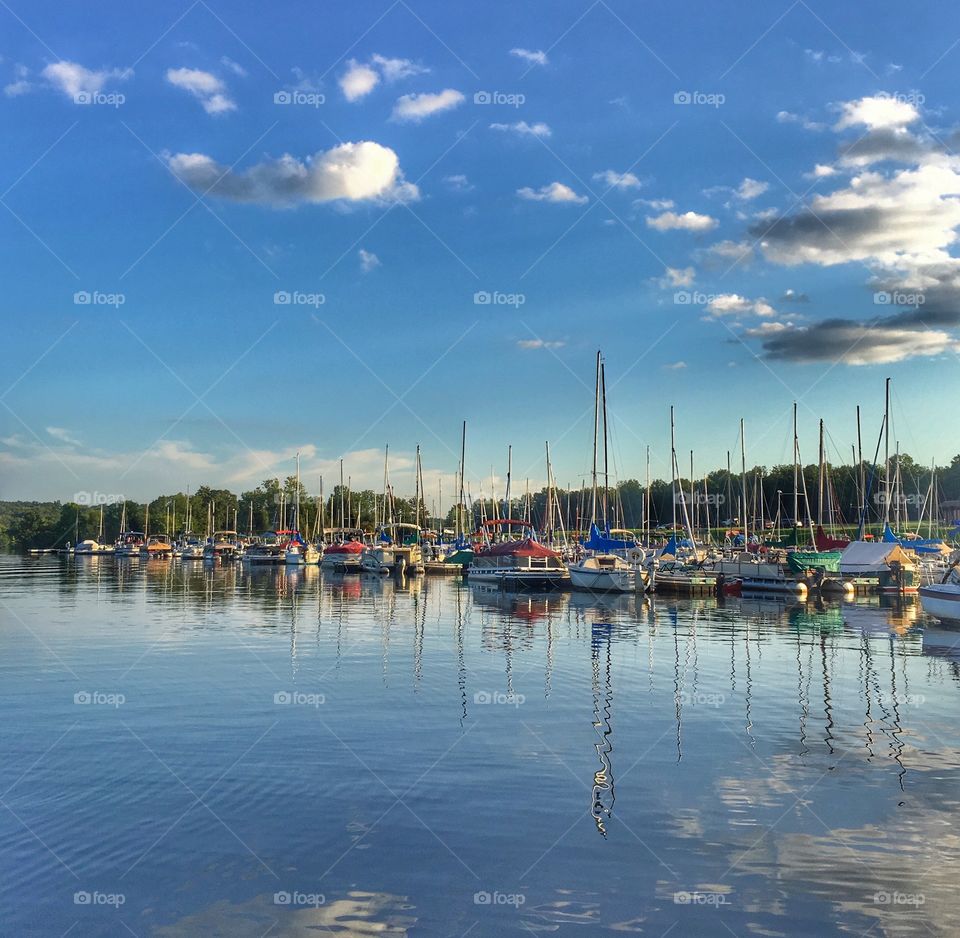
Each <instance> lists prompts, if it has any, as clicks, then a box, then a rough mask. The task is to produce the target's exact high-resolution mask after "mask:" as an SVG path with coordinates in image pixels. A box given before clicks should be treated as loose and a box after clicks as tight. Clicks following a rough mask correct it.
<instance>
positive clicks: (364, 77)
mask: <svg viewBox="0 0 960 938" xmlns="http://www.w3.org/2000/svg"><path fill="white" fill-rule="evenodd" d="M338 82H339V85H340V90H341V91H342V92H343V96H344V97H345V98H346V99H347V100H348V101H350V102H353V101H360V100H362V99H363V98H365V97H366V96H367V95H368V94H370V92H371V91H373V89H374V88H376V87H377V85H378V84H379V83H380V75H379V73H378V72H376V71H374V70H373V69H372V68H370V66H369V65H361V64H360V63H359V62H357V61H356V60H354V59H351V60H350V61H349V62H348V63H347V70H346V72H344V73H343V74H342V75H341V76H340V78H339V79H338Z"/></svg>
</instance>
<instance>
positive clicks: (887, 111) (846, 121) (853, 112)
mask: <svg viewBox="0 0 960 938" xmlns="http://www.w3.org/2000/svg"><path fill="white" fill-rule="evenodd" d="M919 119H920V112H919V111H918V110H917V109H916V107H915V106H914V105H913V104H912V103H911V102H909V101H906V100H904V99H902V98H895V97H892V96H890V95H882V94H878V95H873V96H871V97H866V98H858V99H857V100H856V101H845V102H843V103H842V104H841V105H840V120H839V121H837V123H836V124H835V125H834V129H835V130H845V129H846V128H847V127H856V126H864V127H869V128H870V130H898V129H902V128H904V127H907V126H908V125H909V124H912V123H913V122H914V121H917V120H919Z"/></svg>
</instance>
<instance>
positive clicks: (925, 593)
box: [920, 583, 960, 622]
mask: <svg viewBox="0 0 960 938" xmlns="http://www.w3.org/2000/svg"><path fill="white" fill-rule="evenodd" d="M920 605H921V606H923V611H924V612H926V613H929V614H930V615H931V616H934V617H936V618H937V619H943V620H945V621H947V622H960V589H958V588H957V587H956V586H954V585H952V584H950V583H933V584H931V585H929V586H921V587H920Z"/></svg>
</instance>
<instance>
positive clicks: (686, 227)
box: [647, 212, 717, 231]
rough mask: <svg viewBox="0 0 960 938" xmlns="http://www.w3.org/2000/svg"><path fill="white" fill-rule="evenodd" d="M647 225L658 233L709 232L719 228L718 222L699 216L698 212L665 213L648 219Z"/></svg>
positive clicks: (708, 217)
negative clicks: (674, 231) (673, 231)
mask: <svg viewBox="0 0 960 938" xmlns="http://www.w3.org/2000/svg"><path fill="white" fill-rule="evenodd" d="M647 225H648V226H649V227H651V228H656V230H657V231H671V230H675V229H676V230H682V231H709V230H710V229H711V228H715V227H716V226H717V220H716V219H715V218H711V217H710V216H709V215H699V214H697V213H696V212H684V213H683V214H682V215H678V214H677V213H676V212H664V213H663V214H662V215H657V216H655V217H652V218H651V217H649V216H648V217H647Z"/></svg>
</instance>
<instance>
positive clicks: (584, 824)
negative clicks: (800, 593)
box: [0, 556, 960, 938]
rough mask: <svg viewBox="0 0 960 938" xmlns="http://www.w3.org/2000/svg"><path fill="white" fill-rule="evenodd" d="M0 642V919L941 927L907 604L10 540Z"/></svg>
mask: <svg viewBox="0 0 960 938" xmlns="http://www.w3.org/2000/svg"><path fill="white" fill-rule="evenodd" d="M0 637H2V658H0V668H2V686H3V694H2V698H0V699H2V707H3V713H2V725H3V730H2V734H0V799H2V800H0V866H2V869H3V877H2V884H0V890H2V891H0V934H4V935H6V934H10V935H18V936H20V935H45V936H46V935H53V936H60V935H63V934H65V933H67V934H70V935H72V936H80V935H130V934H134V935H139V936H147V935H159V936H186V935H224V936H238V938H246V936H263V935H271V936H286V935H294V936H300V935H304V936H305V935H327V934H334V935H372V934H384V935H409V936H416V935H451V936H461V935H470V936H474V938H477V936H481V935H482V936H486V935H504V934H507V935H509V934H516V935H523V934H529V933H531V932H532V933H534V934H541V933H551V934H552V933H559V934H569V935H577V936H580V935H593V934H601V933H606V932H627V933H638V934H648V935H655V936H661V935H663V934H664V933H667V932H669V933H670V934H673V935H678V936H679V935H728V934H733V935H738V936H745V935H787V934H789V935H796V934H810V935H830V934H854V935H861V934H863V933H865V932H868V933H869V934H870V935H873V936H876V935H887V934H890V935H900V934H907V935H929V934H931V933H932V934H936V935H948V934H956V933H958V931H960V905H958V903H957V902H956V901H955V893H956V882H957V878H958V873H960V838H958V836H957V832H956V830H955V821H956V818H957V808H958V802H960V720H958V716H960V633H951V632H949V631H947V630H945V629H943V628H941V627H939V626H937V625H936V623H933V622H931V621H930V620H927V619H925V618H924V616H923V615H922V613H920V612H919V610H918V608H917V607H916V606H914V605H907V606H906V607H898V606H887V607H881V606H880V605H879V603H878V601H877V600H876V599H874V600H872V601H864V602H862V603H858V604H856V605H853V604H845V605H829V606H825V607H817V606H816V605H815V604H813V603H810V604H806V605H784V604H783V603H777V602H776V601H771V600H763V601H751V600H747V599H743V600H740V599H728V600H726V601H725V602H724V603H723V604H721V605H718V604H717V601H716V600H714V599H697V600H674V599H669V598H666V597H648V598H644V597H642V596H632V595H631V596H625V597H619V598H613V599H603V598H596V597H590V596H578V595H576V594H573V595H570V594H566V595H551V596H531V597H517V596H512V595H503V594H497V593H491V592H481V591H479V589H471V588H470V587H469V586H467V585H464V584H461V583H459V582H457V581H452V580H444V579H430V578H426V579H424V578H421V579H419V580H413V581H405V582H399V583H398V582H395V581H393V580H391V579H386V578H384V579H371V578H367V577H363V578H359V577H354V578H343V577H333V576H328V575H326V574H321V573H320V571H318V570H316V569H307V570H304V571H295V572H289V573H288V572H287V571H286V570H284V569H279V570H273V569H269V570H256V569H255V570H246V569H244V568H243V567H242V566H241V565H239V564H236V565H230V566H226V567H220V566H209V565H204V564H203V563H202V562H194V563H192V564H187V565H181V564H179V563H173V562H155V561H151V562H150V563H147V562H146V561H144V562H138V561H128V562H119V561H114V560H105V561H98V560H97V559H96V558H78V559H77V560H76V561H66V560H60V559H56V558H40V559H22V558H18V557H10V556H7V557H2V558H0ZM955 643H956V644H955Z"/></svg>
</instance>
